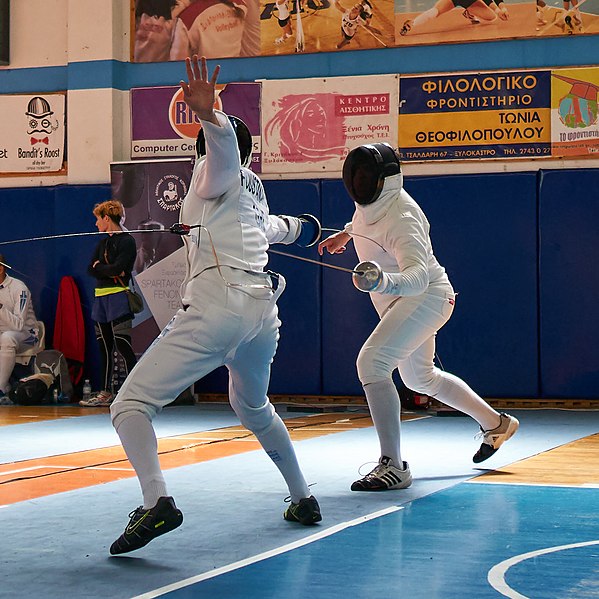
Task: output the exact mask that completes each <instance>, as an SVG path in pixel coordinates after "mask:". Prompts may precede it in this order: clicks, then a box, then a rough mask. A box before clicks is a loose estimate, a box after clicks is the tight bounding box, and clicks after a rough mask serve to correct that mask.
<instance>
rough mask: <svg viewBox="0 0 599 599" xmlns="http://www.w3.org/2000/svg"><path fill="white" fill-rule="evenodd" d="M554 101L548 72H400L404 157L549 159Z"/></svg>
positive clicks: (402, 150)
mask: <svg viewBox="0 0 599 599" xmlns="http://www.w3.org/2000/svg"><path fill="white" fill-rule="evenodd" d="M550 105H551V72H550V71H520V72H518V71H513V72H510V71H508V72H488V73H476V74H457V75H456V74H452V75H427V76H426V77H402V78H401V80H400V109H399V148H400V154H401V157H402V160H403V161H404V162H413V161H430V160H464V159H465V160H467V159H481V158H482V159H506V158H533V157H538V158H543V157H545V158H549V157H551V108H550Z"/></svg>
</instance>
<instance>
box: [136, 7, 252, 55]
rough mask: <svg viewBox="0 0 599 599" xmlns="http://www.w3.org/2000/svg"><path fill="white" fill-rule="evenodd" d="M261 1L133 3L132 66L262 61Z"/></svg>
mask: <svg viewBox="0 0 599 599" xmlns="http://www.w3.org/2000/svg"><path fill="white" fill-rule="evenodd" d="M259 10H260V0H236V1H235V2H229V1H228V0H227V1H225V0H201V1H196V0H131V12H132V18H131V22H132V36H131V37H132V42H133V43H132V45H133V48H132V54H133V56H132V60H133V62H165V61H168V60H185V58H187V57H188V56H192V55H193V54H197V55H198V56H205V57H206V58H208V59H210V58H234V57H243V56H246V57H247V56H259V55H260V16H259Z"/></svg>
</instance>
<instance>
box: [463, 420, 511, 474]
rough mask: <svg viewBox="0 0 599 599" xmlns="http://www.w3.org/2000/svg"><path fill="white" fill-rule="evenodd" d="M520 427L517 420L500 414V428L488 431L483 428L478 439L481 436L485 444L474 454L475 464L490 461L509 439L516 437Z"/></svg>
mask: <svg viewBox="0 0 599 599" xmlns="http://www.w3.org/2000/svg"><path fill="white" fill-rule="evenodd" d="M519 426H520V423H519V422H518V420H517V419H516V418H514V417H513V416H510V415H509V414H505V413H504V412H501V414H499V426H497V427H495V428H493V429H491V430H488V431H485V430H483V429H482V427H481V429H480V433H478V435H477V437H478V436H481V437H482V438H483V442H482V443H481V446H480V448H479V450H478V451H477V452H476V453H475V454H474V457H473V458H472V461H473V462H474V463H475V464H480V463H481V462H484V461H485V460H487V459H489V458H490V457H491V456H492V455H493V454H494V453H495V452H496V451H497V450H498V449H499V448H500V447H501V446H502V445H503V444H504V443H505V442H506V441H507V440H508V439H511V438H512V437H513V436H514V434H515V433H516V431H517V430H518V427H519Z"/></svg>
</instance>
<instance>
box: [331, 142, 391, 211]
mask: <svg viewBox="0 0 599 599" xmlns="http://www.w3.org/2000/svg"><path fill="white" fill-rule="evenodd" d="M399 173H401V166H400V162H399V155H398V154H397V151H396V150H394V149H393V148H392V147H391V146H390V145H389V144H387V143H378V144H366V145H363V146H359V147H358V148H355V149H353V150H352V151H351V152H350V153H349V154H348V155H347V157H346V159H345V162H344V163H343V184H344V185H345V189H347V193H349V195H350V196H351V198H352V199H353V200H354V202H356V203H357V204H362V205H364V204H372V202H374V201H375V200H376V199H377V198H378V197H379V196H380V195H381V191H383V184H384V183H385V177H390V176H391V175H397V174H399Z"/></svg>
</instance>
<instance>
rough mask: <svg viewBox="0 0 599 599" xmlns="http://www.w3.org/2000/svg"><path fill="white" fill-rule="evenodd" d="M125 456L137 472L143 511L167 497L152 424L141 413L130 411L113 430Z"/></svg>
mask: <svg viewBox="0 0 599 599" xmlns="http://www.w3.org/2000/svg"><path fill="white" fill-rule="evenodd" d="M116 432H117V433H118V435H119V437H120V439H121V443H122V444H123V448H124V449H125V453H126V454H127V457H128V458H129V461H130V462H131V465H132V466H133V468H134V469H135V472H136V473H137V478H138V479H139V484H140V486H141V492H142V493H143V498H144V505H143V507H144V508H145V509H149V508H151V507H154V506H155V505H156V502H157V501H158V499H159V498H160V497H166V496H167V495H168V493H167V490H166V483H165V482H164V476H163V475H162V470H161V469H160V462H159V461H158V442H157V440H156V433H155V432H154V428H153V427H152V423H151V422H150V420H149V419H148V417H147V416H146V415H144V414H142V413H141V412H130V413H129V414H128V415H127V416H126V417H125V418H124V419H123V420H121V421H120V423H119V424H118V426H117V427H116Z"/></svg>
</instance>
